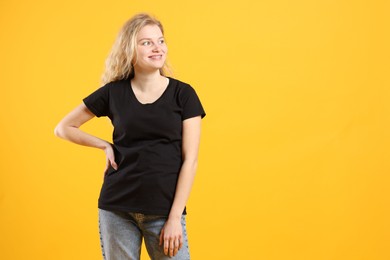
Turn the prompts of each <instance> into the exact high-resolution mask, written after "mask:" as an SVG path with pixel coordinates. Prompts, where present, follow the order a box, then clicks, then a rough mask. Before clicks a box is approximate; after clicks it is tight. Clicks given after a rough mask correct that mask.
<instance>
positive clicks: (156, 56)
mask: <svg viewBox="0 0 390 260" xmlns="http://www.w3.org/2000/svg"><path fill="white" fill-rule="evenodd" d="M149 58H150V59H154V60H159V59H161V58H162V55H153V56H149Z"/></svg>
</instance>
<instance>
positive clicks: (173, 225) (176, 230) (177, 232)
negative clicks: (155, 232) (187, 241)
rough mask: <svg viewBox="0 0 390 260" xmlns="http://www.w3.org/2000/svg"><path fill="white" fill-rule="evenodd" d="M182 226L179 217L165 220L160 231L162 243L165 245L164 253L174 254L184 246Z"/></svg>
mask: <svg viewBox="0 0 390 260" xmlns="http://www.w3.org/2000/svg"><path fill="white" fill-rule="evenodd" d="M182 232H183V231H182V226H181V222H180V218H179V219H170V218H168V220H167V221H166V222H165V224H164V227H163V228H162V229H161V233H160V243H159V245H160V246H161V245H162V244H163V245H164V254H165V255H168V253H169V256H171V257H172V256H174V255H176V254H177V252H178V251H179V250H180V248H181V247H182V246H183V233H182Z"/></svg>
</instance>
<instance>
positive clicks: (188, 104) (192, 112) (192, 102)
mask: <svg viewBox="0 0 390 260" xmlns="http://www.w3.org/2000/svg"><path fill="white" fill-rule="evenodd" d="M181 101H182V109H183V111H182V120H185V119H187V118H191V117H195V116H199V115H200V116H201V118H203V117H205V116H206V112H205V110H204V109H203V106H202V103H201V102H200V99H199V97H198V95H197V93H196V91H195V89H194V88H192V87H191V86H190V85H186V86H185V87H183V90H182V95H181Z"/></svg>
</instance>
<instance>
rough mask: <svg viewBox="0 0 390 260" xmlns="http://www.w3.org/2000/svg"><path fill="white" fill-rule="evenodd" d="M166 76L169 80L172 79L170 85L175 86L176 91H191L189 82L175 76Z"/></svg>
mask: <svg viewBox="0 0 390 260" xmlns="http://www.w3.org/2000/svg"><path fill="white" fill-rule="evenodd" d="M168 78H169V79H170V80H172V83H173V84H172V85H173V86H174V87H175V88H177V90H178V91H191V90H192V89H193V87H192V86H191V84H189V83H188V82H186V81H183V80H180V79H177V78H174V77H170V76H168Z"/></svg>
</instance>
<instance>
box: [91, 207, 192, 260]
mask: <svg viewBox="0 0 390 260" xmlns="http://www.w3.org/2000/svg"><path fill="white" fill-rule="evenodd" d="M98 210H99V233H100V245H101V248H102V253H103V259H104V260H139V259H140V255H141V245H142V237H143V238H144V240H145V246H146V250H147V252H148V254H149V257H150V258H151V259H152V260H167V259H169V260H173V259H177V260H188V259H190V252H189V247H188V238H187V229H186V218H185V217H186V215H182V216H181V225H182V230H183V246H182V247H181V248H180V250H179V251H178V252H177V254H176V255H174V256H172V257H170V256H169V254H168V255H165V254H164V247H163V245H161V246H159V242H160V231H161V229H162V228H163V226H164V224H165V222H166V221H167V219H168V217H167V216H159V215H144V214H141V213H132V212H120V211H108V210H103V209H100V208H98Z"/></svg>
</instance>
